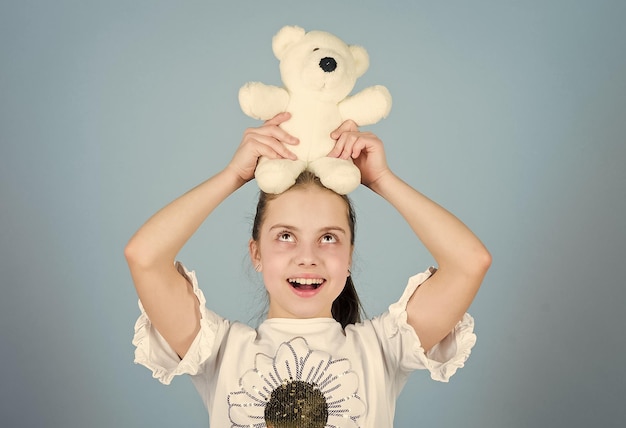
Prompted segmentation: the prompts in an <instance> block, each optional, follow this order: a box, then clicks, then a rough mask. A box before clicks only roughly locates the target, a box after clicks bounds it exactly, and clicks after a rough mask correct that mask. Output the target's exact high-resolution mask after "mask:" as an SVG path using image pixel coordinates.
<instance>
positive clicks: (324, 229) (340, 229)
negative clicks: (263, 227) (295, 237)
mask: <svg viewBox="0 0 626 428" xmlns="http://www.w3.org/2000/svg"><path fill="white" fill-rule="evenodd" d="M275 229H286V230H293V231H294V232H299V231H300V229H299V228H297V227H296V226H291V225H288V224H282V223H279V224H275V225H273V226H272V227H270V229H269V230H270V231H272V230H275ZM318 232H320V233H321V232H339V233H342V234H344V235H345V234H346V230H345V229H344V228H343V227H341V226H326V227H322V228H320V229H319V230H318Z"/></svg>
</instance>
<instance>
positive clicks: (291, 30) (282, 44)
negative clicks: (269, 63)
mask: <svg viewBox="0 0 626 428" xmlns="http://www.w3.org/2000/svg"><path fill="white" fill-rule="evenodd" d="M305 34H306V32H305V31H304V29H303V28H300V27H298V26H296V25H287V26H285V27H283V28H281V29H280V30H279V31H278V33H276V35H275V36H274V38H273V39H272V50H273V51H274V55H275V56H276V58H278V59H279V60H281V59H282V58H283V54H284V53H285V51H286V50H287V48H289V46H291V45H292V44H293V43H295V42H297V41H298V40H300V39H301V38H303V37H304V35H305Z"/></svg>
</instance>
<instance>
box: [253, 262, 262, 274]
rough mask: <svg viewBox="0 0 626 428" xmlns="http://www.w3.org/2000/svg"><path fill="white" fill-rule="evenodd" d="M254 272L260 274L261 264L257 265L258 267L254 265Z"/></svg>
mask: <svg viewBox="0 0 626 428" xmlns="http://www.w3.org/2000/svg"><path fill="white" fill-rule="evenodd" d="M254 270H255V271H257V272H261V263H259V264H258V265H256V266H255V267H254Z"/></svg>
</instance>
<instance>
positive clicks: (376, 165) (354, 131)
mask: <svg viewBox="0 0 626 428" xmlns="http://www.w3.org/2000/svg"><path fill="white" fill-rule="evenodd" d="M330 137H331V138H332V139H333V140H336V141H337V142H336V143H335V147H334V148H333V150H331V151H330V153H329V154H328V156H330V157H336V158H340V159H350V158H351V159H352V160H353V161H354V164H355V165H356V166H357V168H359V170H360V171H361V183H363V184H364V185H365V186H367V187H372V184H374V183H375V182H376V181H377V180H379V179H380V178H381V177H382V176H383V175H385V174H387V173H388V172H390V170H389V166H388V165H387V158H386V157H385V149H384V147H383V142H382V141H381V140H380V139H379V138H378V137H377V136H376V135H374V134H372V133H371V132H361V131H359V128H358V127H357V125H356V123H355V122H354V121H353V120H346V121H345V122H344V123H342V124H341V126H339V128H337V129H335V130H334V131H333V132H331V134H330Z"/></svg>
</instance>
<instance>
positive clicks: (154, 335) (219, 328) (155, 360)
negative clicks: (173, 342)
mask: <svg viewBox="0 0 626 428" xmlns="http://www.w3.org/2000/svg"><path fill="white" fill-rule="evenodd" d="M176 267H177V269H178V271H179V272H180V273H181V274H183V275H184V276H185V277H186V278H187V280H188V281H189V283H190V284H191V286H192V287H193V292H194V294H195V295H196V297H197V298H198V303H199V307H200V316H201V319H200V331H199V332H198V334H197V336H196V337H195V339H194V340H193V342H192V344H191V346H190V347H189V350H188V351H187V353H186V354H185V357H184V358H183V359H182V360H181V359H180V357H179V356H178V355H177V354H176V352H174V350H173V349H172V348H171V347H170V346H169V344H168V343H167V342H166V341H165V339H164V338H163V336H161V334H160V333H159V332H158V331H157V330H156V328H154V326H153V325H152V323H151V322H150V319H149V318H148V315H147V314H146V311H145V310H144V308H143V305H142V304H141V301H140V302H139V309H140V310H141V315H140V316H139V319H138V320H137V322H136V323H135V335H134V337H133V342H132V343H133V345H134V346H135V363H136V364H141V365H143V366H145V367H146V368H148V369H149V370H151V371H152V376H153V377H154V378H156V379H158V380H159V381H160V382H161V383H163V384H165V385H169V384H170V382H171V381H172V379H173V378H174V377H175V376H178V375H182V374H189V375H196V374H198V373H200V372H201V371H202V370H203V369H204V366H205V364H206V363H207V361H208V360H210V359H211V356H212V355H214V354H215V353H216V351H215V348H216V346H217V345H218V344H219V343H220V342H221V339H222V337H223V336H224V335H225V334H226V332H227V330H228V325H229V323H228V321H227V320H225V319H223V318H221V317H220V316H218V315H217V314H215V313H214V312H212V311H209V310H208V309H207V308H206V306H205V304H206V299H205V297H204V294H203V293H202V290H200V288H199V287H198V281H197V279H196V274H195V272H194V271H188V270H187V269H186V268H185V267H184V266H183V265H182V264H181V263H179V262H177V263H176Z"/></svg>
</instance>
